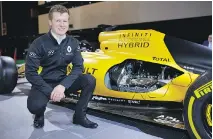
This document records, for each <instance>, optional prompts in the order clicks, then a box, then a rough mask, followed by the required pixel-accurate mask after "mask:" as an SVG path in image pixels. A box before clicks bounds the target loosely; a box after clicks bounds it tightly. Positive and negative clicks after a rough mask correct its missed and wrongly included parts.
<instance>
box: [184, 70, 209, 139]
mask: <svg viewBox="0 0 213 139" xmlns="http://www.w3.org/2000/svg"><path fill="white" fill-rule="evenodd" d="M183 118H184V123H185V127H186V129H187V131H188V133H189V135H190V137H191V138H196V139H211V138H212V71H208V72H206V73H204V74H203V75H201V76H200V77H198V78H197V80H196V81H195V82H194V83H193V84H192V85H191V86H190V87H189V89H188V91H187V94H186V97H185V100H184V111H183Z"/></svg>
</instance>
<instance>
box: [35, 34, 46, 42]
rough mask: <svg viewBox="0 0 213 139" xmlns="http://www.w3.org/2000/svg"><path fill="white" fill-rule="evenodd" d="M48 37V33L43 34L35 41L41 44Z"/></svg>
mask: <svg viewBox="0 0 213 139" xmlns="http://www.w3.org/2000/svg"><path fill="white" fill-rule="evenodd" d="M47 39H48V36H47V34H43V35H41V36H39V37H37V38H36V39H35V40H34V41H33V42H34V43H39V44H41V43H42V42H44V41H45V40H47Z"/></svg>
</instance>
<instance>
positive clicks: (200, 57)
mask: <svg viewBox="0 0 213 139" xmlns="http://www.w3.org/2000/svg"><path fill="white" fill-rule="evenodd" d="M99 42H100V51H97V52H82V56H83V58H84V66H85V68H84V71H83V72H84V73H87V74H92V75H93V76H94V77H95V78H96V89H95V92H94V97H93V100H94V101H97V100H98V101H101V102H103V101H106V102H108V104H109V105H111V106H115V105H114V104H112V102H115V101H116V104H118V103H119V105H121V107H125V106H126V103H125V102H127V103H128V104H131V106H134V107H137V108H138V107H143V106H144V105H145V106H146V108H151V106H154V105H155V104H158V105H155V106H158V107H159V108H161V107H162V106H163V105H164V104H169V105H170V104H173V103H177V104H180V105H181V106H182V108H183V112H182V111H181V115H183V121H184V125H185V129H187V130H188V132H189V134H190V136H191V137H192V138H197V139H201V138H202V139H203V138H205V139H210V138H211V136H212V132H211V128H212V114H211V113H212V71H211V70H212V51H211V49H209V48H207V47H205V46H202V45H199V44H196V43H193V42H189V41H186V40H182V39H178V38H175V37H171V36H168V35H165V34H163V33H160V32H157V31H154V30H118V31H108V32H101V33H100V34H99ZM23 69H24V68H22V70H23ZM67 69H68V73H69V72H70V71H71V69H72V65H71V64H70V65H69V66H68V68H67ZM40 72H42V68H40V70H39V71H38V73H40ZM0 92H1V91H0ZM72 94H75V93H74V92H73V93H72ZM72 94H71V95H70V96H71V97H72V96H74V95H72ZM170 106H171V107H172V106H173V105H170ZM115 107H116V106H115ZM173 120H174V119H173Z"/></svg>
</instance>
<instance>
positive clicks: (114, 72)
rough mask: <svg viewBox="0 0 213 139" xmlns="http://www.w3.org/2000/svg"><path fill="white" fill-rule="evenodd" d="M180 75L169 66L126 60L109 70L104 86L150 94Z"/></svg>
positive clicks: (179, 72)
mask: <svg viewBox="0 0 213 139" xmlns="http://www.w3.org/2000/svg"><path fill="white" fill-rule="evenodd" d="M181 74H183V73H182V72H181V71H178V70H176V69H174V68H172V67H169V66H165V65H160V64H156V63H150V62H144V61H140V60H133V59H128V60H125V61H124V62H122V63H120V64H118V65H115V66H113V67H112V68H110V69H109V71H108V72H107V74H106V76H105V85H106V86H107V87H108V88H109V89H112V90H116V91H122V92H137V93H143V92H150V91H154V90H156V89H158V88H161V87H162V86H164V85H166V84H167V83H168V82H170V81H171V80H172V79H173V78H175V77H177V76H180V75H181Z"/></svg>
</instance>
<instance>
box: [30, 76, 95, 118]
mask: <svg viewBox="0 0 213 139" xmlns="http://www.w3.org/2000/svg"><path fill="white" fill-rule="evenodd" d="M56 85H58V84H54V85H53V84H51V86H53V87H54V86H56ZM95 86H96V79H95V78H94V77H93V76H92V75H90V74H82V75H80V76H79V77H78V78H77V79H76V80H75V81H74V83H73V84H72V86H71V87H70V88H69V89H67V90H66V91H65V95H66V96H67V95H69V94H70V93H72V92H77V91H78V90H81V96H80V99H79V100H78V102H77V104H76V110H75V114H76V115H78V116H84V115H85V114H86V109H87V106H88V103H89V101H90V100H91V98H92V95H93V92H94V89H95ZM49 98H50V96H49V97H48V96H46V95H44V94H43V93H42V92H40V91H38V90H37V89H35V88H33V86H32V89H31V91H30V93H29V96H28V99H27V108H28V110H29V111H30V112H31V113H32V114H35V115H43V114H44V112H45V110H46V106H47V103H48V102H49Z"/></svg>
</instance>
